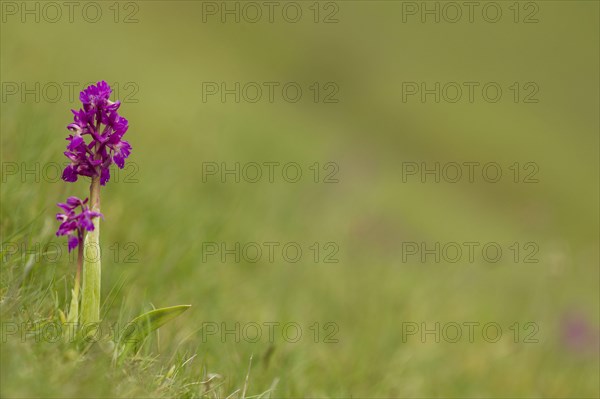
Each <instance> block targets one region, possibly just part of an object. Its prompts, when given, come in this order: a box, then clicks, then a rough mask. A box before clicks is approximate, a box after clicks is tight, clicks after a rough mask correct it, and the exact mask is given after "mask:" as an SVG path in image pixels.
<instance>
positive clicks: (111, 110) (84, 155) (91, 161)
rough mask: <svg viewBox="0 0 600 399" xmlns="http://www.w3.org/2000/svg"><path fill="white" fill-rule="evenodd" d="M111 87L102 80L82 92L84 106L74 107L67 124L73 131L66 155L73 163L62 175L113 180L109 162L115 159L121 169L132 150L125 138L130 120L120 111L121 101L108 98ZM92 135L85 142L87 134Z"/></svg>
mask: <svg viewBox="0 0 600 399" xmlns="http://www.w3.org/2000/svg"><path fill="white" fill-rule="evenodd" d="M111 93H112V89H111V88H110V86H109V85H108V84H107V83H106V82H105V81H101V82H98V83H96V84H95V85H91V86H88V87H87V88H86V89H85V90H83V91H82V92H81V93H80V94H79V100H81V103H82V104H83V108H81V109H79V110H78V111H76V110H71V112H73V115H74V118H73V123H71V124H69V125H68V126H67V129H69V130H70V131H71V132H72V134H70V135H69V137H67V140H68V141H69V144H68V145H67V151H65V155H66V157H67V158H69V160H70V161H71V163H70V164H69V165H68V166H67V167H66V168H65V170H64V171H63V174H62V178H63V180H65V181H68V182H75V181H77V179H78V177H79V176H88V177H97V176H99V177H100V184H101V185H102V186H104V185H105V184H106V183H107V182H108V181H109V180H110V165H111V164H112V163H113V162H114V163H115V164H116V165H117V166H118V167H119V168H120V169H123V167H124V166H125V159H127V157H129V155H130V154H131V145H130V144H129V142H127V141H125V140H123V135H124V134H125V133H126V132H127V129H128V128H129V122H128V121H127V119H125V118H123V117H122V116H120V115H119V114H118V112H117V111H118V109H119V107H120V106H121V103H120V102H119V101H116V102H112V101H110V100H109V98H110V95H111ZM86 135H89V136H90V141H89V143H86V141H85V138H84V136H86Z"/></svg>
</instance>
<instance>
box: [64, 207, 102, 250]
mask: <svg viewBox="0 0 600 399" xmlns="http://www.w3.org/2000/svg"><path fill="white" fill-rule="evenodd" d="M87 202H88V199H87V198H86V199H85V200H82V199H80V198H77V197H69V198H67V201H66V202H64V203H59V204H57V205H58V206H59V207H60V208H61V209H62V210H63V211H64V213H57V214H56V220H58V221H59V222H61V224H60V226H59V227H58V231H57V232H56V235H57V236H68V247H69V252H71V251H72V250H73V249H75V248H77V245H79V243H83V242H82V240H83V234H84V232H85V231H86V230H87V231H92V230H94V222H93V221H92V219H94V218H97V217H102V214H101V213H99V212H93V211H91V210H90V208H89V207H88V206H87V205H86V204H87ZM78 207H81V212H79V213H76V209H77V208H78Z"/></svg>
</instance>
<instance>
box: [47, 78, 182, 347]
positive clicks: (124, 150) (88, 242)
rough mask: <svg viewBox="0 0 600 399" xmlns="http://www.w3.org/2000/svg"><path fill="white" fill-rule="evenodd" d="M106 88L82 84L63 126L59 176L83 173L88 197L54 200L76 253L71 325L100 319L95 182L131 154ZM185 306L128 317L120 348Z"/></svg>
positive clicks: (125, 122)
mask: <svg viewBox="0 0 600 399" xmlns="http://www.w3.org/2000/svg"><path fill="white" fill-rule="evenodd" d="M111 93H112V89H111V88H110V86H109V85H108V84H107V83H106V82H105V81H101V82H98V83H97V84H95V85H90V86H88V87H87V88H86V89H85V90H83V91H82V92H81V93H80V95H79V100H80V101H81V103H82V104H83V105H82V108H81V109H79V110H71V111H72V112H73V115H74V121H73V123H71V124H69V125H68V126H67V129H69V131H70V132H71V134H69V136H68V137H67V141H68V142H69V143H68V145H67V151H65V153H64V154H65V155H66V157H67V158H68V159H69V160H70V163H69V165H68V166H67V167H66V168H65V169H64V171H63V174H62V178H63V180H65V181H66V182H75V181H77V180H78V179H79V177H80V176H83V177H87V178H90V183H91V184H90V196H89V199H88V198H85V199H80V198H78V197H75V196H71V197H69V198H68V199H67V201H66V202H65V203H59V204H58V206H59V207H60V208H61V209H62V211H63V213H59V214H57V215H56V219H57V220H58V221H59V222H61V224H60V226H59V228H58V231H57V232H56V235H57V236H67V237H68V239H67V242H68V249H69V252H70V251H72V250H74V249H76V248H77V253H78V256H77V269H76V273H75V279H74V284H73V289H72V291H71V294H72V296H71V303H70V307H69V311H68V316H67V318H66V321H67V322H69V323H71V325H75V326H76V328H77V326H83V327H89V326H93V325H97V324H98V323H99V322H100V286H101V259H100V252H101V251H100V218H103V215H102V214H101V213H100V187H101V186H104V185H106V183H107V182H109V181H110V167H111V165H112V164H113V163H114V164H116V165H117V166H118V167H119V168H121V169H122V168H123V167H124V166H125V160H126V159H127V158H128V157H129V155H130V154H131V145H130V144H129V142H127V141H125V140H123V136H124V135H125V133H126V132H127V130H128V128H129V122H128V120H127V119H125V118H124V117H122V116H120V115H119V113H118V110H119V107H120V106H121V103H120V102H119V101H115V102H113V101H111V100H110V95H111ZM88 201H89V206H88ZM82 279H83V281H81V280H82ZM188 308H189V305H180V306H174V307H169V308H162V309H156V310H153V311H152V312H148V313H146V314H143V315H141V316H139V317H137V318H135V319H134V320H133V322H132V323H130V326H131V325H132V326H134V327H135V328H134V329H133V330H132V329H131V328H129V329H127V331H126V332H125V333H124V334H123V335H124V336H126V337H127V338H128V339H129V341H128V342H127V344H126V345H125V344H124V345H122V348H123V350H126V349H127V350H128V349H132V348H138V347H139V343H140V341H141V340H143V339H144V338H145V336H146V335H147V334H148V333H149V332H150V331H152V330H155V329H156V328H158V327H160V326H161V325H163V324H164V323H166V322H167V321H168V320H170V319H171V318H173V317H175V316H177V315H178V314H180V313H181V312H183V311H185V310H187V309H188ZM138 327H139V328H138ZM136 329H138V330H139V329H141V331H136ZM87 331H88V333H89V332H90V331H93V330H89V329H87ZM132 342H133V345H132Z"/></svg>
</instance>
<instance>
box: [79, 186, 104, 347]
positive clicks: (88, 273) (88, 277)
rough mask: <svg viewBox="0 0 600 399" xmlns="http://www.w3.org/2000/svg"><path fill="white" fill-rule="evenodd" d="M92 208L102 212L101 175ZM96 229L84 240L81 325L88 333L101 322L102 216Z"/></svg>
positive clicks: (93, 190) (92, 188) (93, 189)
mask: <svg viewBox="0 0 600 399" xmlns="http://www.w3.org/2000/svg"><path fill="white" fill-rule="evenodd" d="M90 208H91V210H92V211H94V212H100V177H99V176H97V177H92V184H91V186H90ZM93 222H94V230H93V231H89V232H88V233H87V234H86V236H85V241H84V259H83V287H82V292H81V327H82V328H83V332H84V333H85V334H86V335H90V334H93V333H95V328H94V327H92V326H93V325H97V324H98V323H99V322H100V282H101V263H100V218H94V219H93Z"/></svg>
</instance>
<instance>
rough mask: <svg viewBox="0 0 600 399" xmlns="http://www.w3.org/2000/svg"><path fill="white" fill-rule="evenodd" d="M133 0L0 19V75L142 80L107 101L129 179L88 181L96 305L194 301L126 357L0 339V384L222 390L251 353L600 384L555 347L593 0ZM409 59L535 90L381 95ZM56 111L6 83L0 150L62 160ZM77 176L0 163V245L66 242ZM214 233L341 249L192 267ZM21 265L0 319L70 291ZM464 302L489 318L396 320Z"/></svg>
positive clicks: (496, 388) (431, 72)
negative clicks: (332, 2)
mask: <svg viewBox="0 0 600 399" xmlns="http://www.w3.org/2000/svg"><path fill="white" fill-rule="evenodd" d="M139 4H140V13H139V15H138V18H139V20H140V23H138V24H131V25H124V24H114V23H112V22H110V20H103V21H102V22H100V23H98V24H85V23H82V22H81V21H80V22H75V23H73V24H69V23H58V24H53V25H52V24H43V23H40V24H19V23H10V22H9V23H6V24H3V25H2V35H1V36H2V37H1V41H0V45H1V49H2V60H1V64H0V66H1V74H2V76H1V78H2V81H3V82H12V81H16V82H21V81H26V82H30V83H32V82H36V81H40V82H42V83H43V82H48V81H53V82H72V81H75V82H77V81H79V82H87V81H90V80H99V79H105V80H107V81H109V82H115V81H116V82H136V83H137V84H138V85H139V88H140V91H139V94H138V95H137V96H136V97H137V98H138V99H139V103H135V104H132V103H126V104H123V105H122V114H123V115H124V116H126V117H127V118H128V119H129V120H130V125H131V128H130V132H128V134H127V135H128V139H129V141H130V142H131V143H132V145H133V148H134V149H133V154H132V156H131V158H130V162H131V163H135V164H136V165H138V166H139V171H138V173H137V174H136V178H137V179H138V180H139V182H138V183H125V182H123V181H120V182H118V183H114V184H110V185H108V186H107V187H106V188H104V189H103V192H102V203H103V209H102V211H103V213H104V216H105V222H103V224H102V236H101V239H102V242H103V243H104V244H105V253H108V254H109V255H105V256H104V259H103V295H104V297H106V296H107V295H108V293H109V291H110V289H111V288H112V287H114V286H115V285H117V284H119V282H120V281H122V279H124V280H125V283H124V288H123V289H122V291H121V292H122V295H121V296H118V297H117V299H116V300H115V301H114V302H113V303H112V304H110V306H107V307H106V308H105V311H106V317H105V320H107V321H108V322H117V321H120V320H127V319H130V318H131V317H133V316H135V315H136V314H138V313H140V312H141V311H143V310H147V309H148V308H149V307H150V306H151V305H150V304H152V305H155V306H157V307H161V306H168V305H174V304H179V303H191V304H192V305H193V307H192V309H191V310H190V311H188V312H187V313H185V314H184V315H183V316H181V317H180V318H179V319H176V320H174V321H173V322H172V323H171V324H169V325H167V326H165V327H164V328H162V329H161V332H160V337H159V339H158V340H156V338H155V339H154V341H153V342H152V343H151V345H149V346H148V352H147V353H146V355H147V356H156V358H155V359H154V358H152V359H149V358H145V359H144V360H138V361H137V362H132V363H128V364H127V365H126V366H125V367H123V368H122V369H113V368H111V366H110V355H109V354H107V353H105V352H104V351H103V350H102V348H100V347H97V348H95V349H94V350H93V351H92V352H91V353H89V354H88V356H87V357H86V358H84V359H78V358H77V357H76V356H73V354H72V353H71V352H69V351H68V348H65V347H64V346H63V345H60V344H50V343H43V342H42V343H32V342H31V340H30V339H28V340H25V341H26V342H20V341H21V339H20V337H14V336H10V338H9V339H7V340H3V342H2V349H1V355H2V359H1V362H2V363H1V365H2V367H1V374H0V375H1V377H2V388H1V389H2V392H1V394H2V396H3V397H14V396H36V395H50V396H56V397H59V396H60V397H68V396H73V397H84V396H95V397H97V396H107V397H112V396H123V397H127V396H153V397H154V396H171V397H172V396H198V395H200V394H201V393H202V392H205V391H204V390H205V389H206V384H200V383H199V382H202V381H206V380H207V379H209V378H210V377H209V374H213V373H214V374H219V375H220V376H222V377H221V379H219V380H218V381H219V383H222V384H223V385H222V386H221V387H220V388H218V394H219V395H222V396H227V395H228V394H230V393H232V392H235V391H236V390H237V389H242V387H243V386H244V383H245V380H246V375H247V372H248V362H249V359H250V357H251V356H252V355H253V367H252V369H251V371H250V375H249V387H248V395H250V394H252V395H255V394H260V393H262V392H265V391H267V390H269V389H270V388H271V387H275V391H274V392H275V394H274V395H275V396H277V397H284V396H285V397H287V396H303V395H305V396H310V397H316V396H332V397H348V396H350V395H352V396H354V397H429V396H445V397H500V396H502V397H539V396H551V397H597V396H598V368H599V364H598V348H597V347H594V346H593V345H592V346H590V347H588V348H586V349H585V350H584V351H583V352H577V351H572V350H570V349H569V348H568V347H566V346H565V344H564V342H563V341H562V340H561V331H562V328H563V326H562V324H563V319H564V317H565V314H569V313H570V312H579V313H582V314H583V315H584V317H585V318H587V319H588V320H589V323H590V324H591V325H592V326H593V327H592V328H597V326H598V310H599V309H598V278H599V276H598V128H599V126H598V111H597V110H598V107H599V105H600V104H598V85H599V82H598V73H597V72H598V67H599V65H598V35H597V33H598V19H597V15H598V5H597V4H595V3H593V2H572V3H569V4H567V3H566V2H548V3H541V5H542V8H541V10H542V13H541V14H540V18H541V22H540V23H539V24H533V25H524V24H512V23H508V22H507V21H506V20H503V21H502V22H501V23H499V24H485V23H476V24H466V23H465V24H437V25H436V24H425V25H422V24H415V23H412V24H401V23H400V22H399V21H400V16H399V10H400V4H399V3H393V2H381V3H377V5H373V4H372V3H368V2H348V3H345V2H344V3H341V4H340V5H341V9H340V15H339V18H340V23H339V24H332V25H322V24H321V25H319V24H312V23H308V22H306V21H303V22H301V23H299V24H295V25H294V24H282V23H279V24H254V25H252V24H226V25H221V24H217V23H211V24H202V23H200V20H201V16H200V14H199V11H200V7H199V5H198V4H196V3H193V2H177V3H176V4H177V5H176V6H175V5H173V4H174V3H167V2H161V1H156V2H141V3H139ZM423 80H425V81H429V82H434V81H441V82H445V81H481V82H488V81H496V82H500V83H501V84H502V86H503V87H508V86H509V85H510V84H511V83H512V82H514V81H519V82H528V81H535V82H537V83H538V85H539V87H540V93H539V95H538V97H539V98H540V102H539V103H537V104H523V103H518V104H515V103H513V102H511V101H502V102H499V103H496V104H489V103H485V102H481V101H478V102H475V103H473V104H469V103H464V102H462V103H458V104H448V103H443V102H442V103H439V104H436V103H426V104H423V103H419V102H409V103H402V101H401V100H402V96H401V90H400V88H401V83H402V82H403V81H423ZM205 81H217V82H220V81H228V82H234V81H241V82H247V81H283V82H287V81H299V82H303V84H304V86H305V87H306V86H308V85H309V84H310V83H311V82H313V81H321V82H327V81H334V82H337V83H338V84H339V86H340V88H341V91H340V94H339V98H340V102H339V103H338V104H312V103H310V102H307V101H302V102H300V103H298V104H289V103H285V102H282V101H277V102H275V103H273V104H270V103H264V102H262V103H257V104H248V103H240V104H235V103H231V102H229V103H226V104H222V103H220V102H218V101H209V102H208V103H203V102H202V95H201V87H202V82H205ZM507 95H508V94H507ZM77 106H78V105H77V104H76V103H75V101H72V102H71V101H69V100H68V98H64V97H63V98H62V99H61V101H59V102H57V103H48V102H44V101H42V102H40V103H35V102H32V101H27V102H25V103H21V102H20V101H19V100H18V99H16V100H15V98H14V97H13V98H11V99H10V100H8V101H6V102H4V101H3V103H2V114H1V133H2V135H1V140H2V141H1V143H2V162H17V163H21V162H24V163H25V164H26V165H31V164H32V163H34V162H40V163H42V165H43V164H44V163H48V162H64V158H63V157H62V155H61V154H62V151H63V150H64V146H65V141H63V137H64V136H65V135H66V130H65V129H64V126H65V125H66V124H67V123H68V122H69V121H70V113H69V111H68V109H69V108H73V107H77ZM211 161H215V162H241V163H244V162H251V161H254V162H259V163H262V162H267V161H279V162H282V163H285V162H292V161H293V162H298V163H300V164H302V165H303V166H304V171H305V172H306V171H307V169H306V166H308V165H310V164H313V163H314V162H319V163H321V164H323V163H325V162H329V161H333V162H336V163H337V164H338V165H339V168H340V170H339V173H338V176H337V177H338V178H339V180H340V181H339V183H337V184H315V183H312V182H310V180H309V179H303V180H302V181H301V182H299V183H297V184H289V183H285V182H283V181H281V180H278V181H277V182H275V183H273V184H269V183H266V182H263V183H256V184H250V183H240V184H232V183H229V184H221V183H218V182H216V181H215V180H211V181H209V182H207V183H203V182H202V175H201V171H202V162H211ZM406 161H417V162H422V161H428V162H442V163H443V162H451V161H455V162H466V161H479V162H482V163H485V162H491V161H495V162H498V163H500V164H502V165H503V166H505V167H506V166H507V165H510V164H513V163H514V162H520V163H525V162H529V161H533V162H536V163H537V164H538V165H539V173H538V176H537V177H538V178H539V180H540V182H539V183H537V184H514V183H512V182H511V181H510V180H509V179H507V180H503V181H502V182H501V183H497V184H489V183H485V182H482V181H481V180H479V181H477V182H476V183H474V184H470V183H465V182H463V183H457V184H449V183H440V184H432V183H430V184H421V183H420V182H418V181H417V180H416V179H414V180H410V182H409V183H403V182H402V175H401V170H402V169H401V168H402V162H406ZM504 171H505V172H506V171H507V170H506V168H505V169H504ZM120 176H121V177H122V176H123V174H121V175H120ZM86 190H87V186H86V182H84V181H81V182H78V183H76V184H72V185H68V184H66V183H62V182H56V183H52V182H48V181H44V179H41V180H40V181H39V182H38V181H35V179H34V177H32V176H28V177H26V178H25V179H24V180H23V181H21V179H19V178H15V177H14V176H9V177H7V179H6V181H4V180H3V181H2V189H1V195H2V197H1V199H2V207H1V216H2V220H1V230H0V232H1V233H2V237H3V242H4V241H5V240H11V242H12V241H18V242H29V243H30V244H31V245H35V243H42V246H43V243H47V242H57V243H62V241H61V240H57V239H56V238H55V237H53V232H54V230H55V225H56V223H55V221H54V219H53V215H54V213H55V211H56V209H55V206H54V204H55V203H56V202H58V201H60V200H63V199H64V198H65V197H66V196H67V195H72V194H77V195H84V193H85V192H86ZM40 213H41V216H39V217H37V216H38V215H40ZM36 217H37V218H36ZM28 223H31V224H30V225H29V226H28V227H26V228H25V229H24V230H23V231H22V232H20V233H18V235H17V237H12V235H13V234H14V233H15V232H17V231H19V230H20V229H21V228H22V227H23V226H25V225H27V224H28ZM7 237H8V238H7ZM212 241H214V242H227V243H229V244H230V245H231V244H232V243H234V242H242V243H244V242H251V241H253V242H266V241H278V242H288V241H297V242H299V243H301V244H302V246H303V248H306V247H308V246H309V245H311V244H312V243H313V242H315V241H317V242H320V243H324V242H329V241H331V242H335V243H337V244H338V245H339V248H340V252H339V254H338V255H337V257H338V258H339V260H340V262H339V263H337V264H323V263H319V264H315V263H314V262H312V261H311V260H310V257H309V256H308V255H306V256H304V257H303V259H302V260H301V261H300V262H298V263H295V264H290V263H286V262H281V261H279V262H275V263H269V262H267V261H266V259H265V258H264V257H263V259H262V260H261V261H259V262H258V263H246V262H241V263H234V262H231V261H229V262H226V263H222V262H220V261H219V260H218V257H212V258H209V259H211V260H212V261H211V262H203V261H202V249H203V248H202V243H203V242H212ZM405 241H427V242H434V241H442V242H448V241H453V242H459V243H461V242H465V241H480V242H488V241H497V242H500V243H502V245H503V246H504V248H506V247H507V246H508V245H510V243H512V242H515V241H517V242H521V243H523V242H530V241H531V242H535V243H537V244H538V245H539V248H540V251H539V254H538V255H537V257H538V258H539V260H540V262H539V263H536V264H525V263H516V264H515V263H513V262H510V261H508V259H509V257H508V256H506V257H504V258H503V261H502V262H500V263H498V264H490V263H479V262H478V263H475V264H465V262H460V263H457V264H448V263H440V264H436V263H431V262H429V263H426V264H421V263H418V262H407V263H404V262H402V258H401V244H402V242H405ZM115 243H118V244H119V245H121V247H120V248H121V251H123V247H122V246H123V245H125V244H127V243H135V246H136V247H137V248H139V252H137V254H136V255H135V258H136V259H138V260H139V262H137V263H123V261H122V260H123V256H124V255H123V252H121V256H120V259H118V260H119V261H118V262H115V261H114V259H113V256H112V255H113V254H114V251H112V252H111V251H110V250H109V249H108V247H109V246H111V245H114V244H115ZM63 248H64V246H63ZM230 259H231V258H230ZM28 260H29V256H28V255H27V254H25V255H24V256H23V257H22V258H19V257H15V256H12V257H9V258H7V259H6V261H5V259H3V263H2V287H1V288H2V296H3V298H4V303H5V307H4V309H5V311H4V312H3V314H2V322H3V323H6V322H18V323H21V322H26V321H30V322H31V321H36V320H43V319H48V318H52V317H56V314H55V312H56V310H55V309H56V307H57V306H58V307H61V308H63V309H64V308H65V307H66V306H65V298H66V292H67V287H68V282H70V280H69V277H65V276H68V275H69V273H71V272H72V270H73V266H72V265H70V264H69V262H68V259H65V257H64V256H63V257H62V258H61V260H60V262H58V263H50V262H47V261H44V260H41V261H39V262H34V263H33V264H32V268H31V270H30V272H29V274H28V275H27V277H26V278H25V279H24V281H23V283H22V284H21V283H20V281H21V279H22V278H23V276H24V272H25V270H27V269H26V267H25V265H26V264H27V262H28ZM6 309H8V310H6ZM469 321H474V322H479V323H481V324H484V323H486V322H497V323H499V324H500V325H501V326H502V328H503V329H504V331H503V334H502V339H501V340H500V341H499V342H497V343H487V342H485V341H482V340H481V339H477V340H476V341H475V342H474V343H469V342H466V341H465V340H462V341H461V342H460V343H456V344H450V343H435V342H431V340H428V342H427V343H422V342H420V340H419V339H418V338H415V339H408V340H407V342H403V340H402V335H403V334H402V323H403V322H417V323H421V322H427V323H429V325H430V326H431V325H432V324H433V323H435V322H440V323H442V324H443V323H448V322H458V323H459V324H460V323H463V322H469ZM221 322H227V323H229V326H230V327H231V326H232V324H233V323H235V322H239V323H241V324H242V325H244V323H250V322H257V323H259V324H262V323H264V322H278V323H281V324H285V323H286V322H296V323H299V325H300V326H301V327H302V329H303V337H302V339H301V340H300V341H299V342H297V343H289V342H286V341H285V340H283V339H282V337H281V336H280V335H276V339H275V342H274V343H269V342H267V341H266V340H265V339H262V340H260V341H259V342H258V343H250V342H245V341H244V340H243V339H242V340H241V342H235V340H234V339H232V337H231V336H229V337H228V338H227V339H226V340H225V342H221V339H219V335H217V336H210V337H206V334H205V332H204V331H203V330H202V327H203V323H218V324H220V323H221ZM315 322H319V323H320V325H323V324H324V323H326V322H334V323H336V325H337V326H338V327H339V331H338V333H337V334H336V338H337V339H338V340H339V342H338V343H325V342H318V343H314V342H313V335H312V331H311V330H309V327H310V326H311V325H313V324H314V323H315ZM515 322H519V323H521V325H523V324H524V323H526V322H535V323H536V324H537V325H538V326H539V332H538V333H537V335H536V338H537V339H539V343H529V344H526V343H517V344H515V343H514V342H513V341H512V340H513V335H512V331H509V330H508V328H509V327H510V326H511V325H512V324H513V323H515ZM594 326H595V327H594ZM263 333H264V331H263ZM263 338H264V337H263ZM5 341H6V342H5ZM320 341H322V339H321V340H320ZM158 343H159V344H160V345H158ZM194 354H197V356H196V357H195V358H194V360H193V361H190V362H188V363H186V364H185V366H182V365H183V364H184V363H185V361H186V360H187V359H189V358H190V357H191V356H193V355H194ZM173 366H174V367H175V369H176V370H178V371H177V372H175V371H173V372H171V374H170V377H168V378H167V377H166V376H167V374H168V372H169V370H170V369H171V367H173ZM181 366H182V367H181ZM178 367H181V368H180V369H178ZM215 381H217V380H215ZM240 394H241V393H240V391H239V392H238V393H237V395H240Z"/></svg>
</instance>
